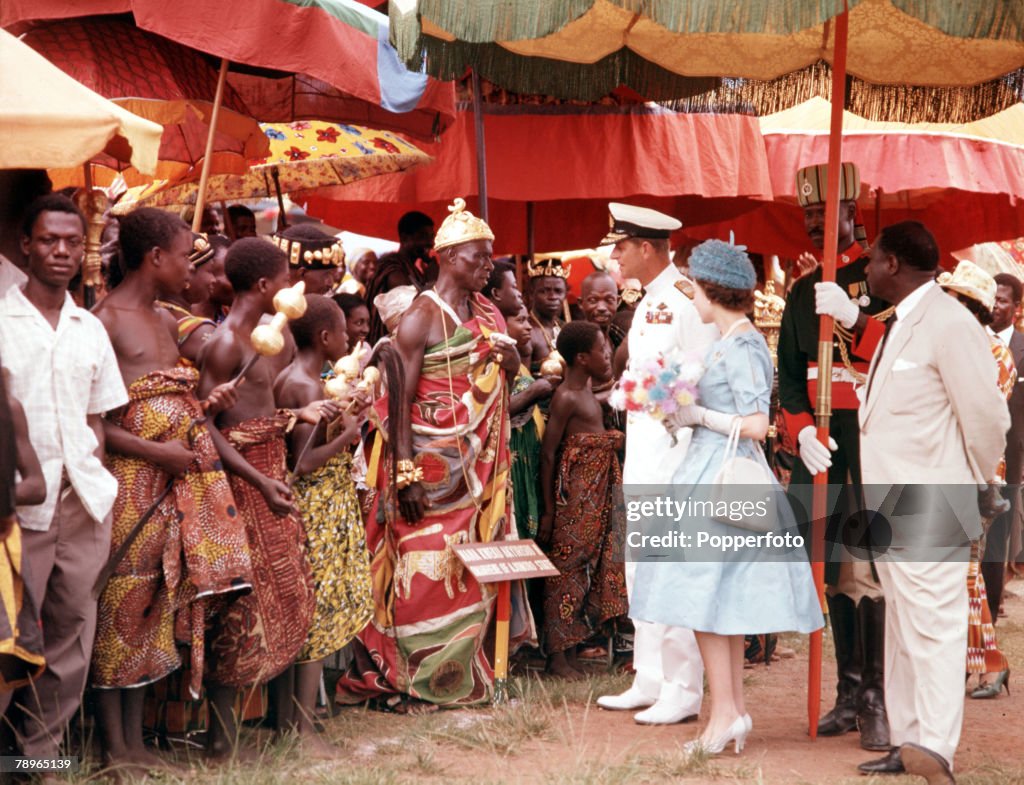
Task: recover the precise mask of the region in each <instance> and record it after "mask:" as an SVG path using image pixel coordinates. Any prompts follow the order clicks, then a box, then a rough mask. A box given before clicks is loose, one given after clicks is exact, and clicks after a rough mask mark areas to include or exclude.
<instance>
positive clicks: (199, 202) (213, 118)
mask: <svg viewBox="0 0 1024 785" xmlns="http://www.w3.org/2000/svg"><path fill="white" fill-rule="evenodd" d="M227 78H228V59H227V58H226V57H222V58H221V61H220V73H219V74H218V75H217V92H216V94H215V95H214V97H213V114H212V115H210V131H209V133H208V134H207V135H206V155H204V156H203V171H202V174H201V175H200V176H199V192H198V193H197V194H196V213H195V215H194V216H193V217H192V231H193V232H198V231H199V229H200V227H201V226H202V225H203V209H204V208H205V207H206V183H207V181H208V180H209V179H210V167H211V166H213V139H214V137H215V136H216V135H217V118H218V117H219V116H220V105H221V102H222V101H223V99H224V83H225V82H226V81H227Z"/></svg>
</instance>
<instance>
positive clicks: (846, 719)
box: [818, 703, 857, 736]
mask: <svg viewBox="0 0 1024 785" xmlns="http://www.w3.org/2000/svg"><path fill="white" fill-rule="evenodd" d="M855 730H857V709H856V708H855V707H854V706H851V705H839V704H838V703H837V704H836V707H835V708H834V709H832V711H830V712H829V713H828V714H826V715H825V716H824V717H822V718H821V719H820V720H818V735H819V736H842V735H843V734H844V733H849V732H850V731H855Z"/></svg>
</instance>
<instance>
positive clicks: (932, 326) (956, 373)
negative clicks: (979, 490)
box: [860, 286, 1010, 544]
mask: <svg viewBox="0 0 1024 785" xmlns="http://www.w3.org/2000/svg"><path fill="white" fill-rule="evenodd" d="M997 377H998V370H997V368H996V363H995V360H994V359H993V357H992V350H991V346H990V342H989V338H988V336H987V335H986V333H985V330H984V328H982V326H981V325H980V324H979V323H978V321H977V319H975V317H974V316H973V315H972V314H971V313H970V312H969V311H968V310H967V309H966V308H964V307H963V306H962V305H961V304H960V303H958V302H957V301H956V300H955V299H953V298H952V297H950V296H949V295H948V294H946V293H945V291H943V290H942V289H940V288H939V287H938V286H934V287H932V288H931V289H930V290H928V291H927V292H926V293H925V295H924V296H923V298H922V299H921V301H920V302H919V303H918V304H917V306H916V307H915V308H914V309H913V310H912V311H911V312H910V314H908V315H907V316H906V317H905V319H904V320H902V322H901V324H900V327H899V329H897V330H895V331H894V332H893V333H892V334H891V335H890V336H889V340H888V341H887V342H886V343H885V345H884V347H882V348H881V349H880V351H879V352H876V353H875V357H874V359H873V360H872V363H871V369H870V371H869V376H868V378H869V385H868V388H867V391H866V399H865V401H864V403H863V405H862V406H861V408H860V429H861V467H862V468H861V471H862V474H863V478H864V483H865V485H866V486H867V485H876V486H882V485H891V484H912V485H930V486H963V487H965V488H966V487H969V486H973V485H977V484H980V483H985V482H987V481H988V480H990V479H991V478H992V477H993V476H994V475H995V470H996V467H997V465H998V463H999V461H1000V459H1001V458H1002V455H1003V450H1004V448H1005V446H1006V431H1007V429H1008V428H1009V426H1010V415H1009V411H1008V409H1007V405H1006V399H1005V398H1004V397H1003V395H1002V393H1001V392H1000V391H999V388H998V386H997ZM865 490H866V491H867V490H868V489H865ZM870 501H872V500H870V499H869V502H870ZM969 507H970V509H963V510H961V509H959V508H958V510H957V512H958V514H962V515H967V516H968V517H969V518H970V519H971V520H972V521H973V525H974V526H975V527H977V525H978V514H977V504H976V502H975V503H974V504H973V505H969ZM875 509H879V507H877V506H875ZM971 536H974V534H972V535H971ZM894 544H895V543H894Z"/></svg>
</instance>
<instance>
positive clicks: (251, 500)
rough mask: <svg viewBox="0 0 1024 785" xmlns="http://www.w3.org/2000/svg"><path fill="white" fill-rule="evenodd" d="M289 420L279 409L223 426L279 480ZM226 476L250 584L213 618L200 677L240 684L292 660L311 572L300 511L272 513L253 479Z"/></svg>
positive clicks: (309, 611) (305, 629)
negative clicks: (244, 538)
mask: <svg viewBox="0 0 1024 785" xmlns="http://www.w3.org/2000/svg"><path fill="white" fill-rule="evenodd" d="M288 422H289V417H288V416H287V415H285V414H276V415H272V416H265V417H253V418H252V419H249V420H245V421H244V422H240V423H238V424H237V425H232V426H231V427H229V428H224V429H222V433H223V434H224V436H225V437H226V438H227V440H228V441H229V442H230V443H231V445H232V446H233V447H234V448H235V449H236V450H238V452H239V454H240V455H241V456H242V457H243V458H244V459H245V460H246V461H248V462H249V464H250V465H251V466H252V467H253V468H254V469H256V471H258V472H260V473H261V474H263V475H265V476H267V477H269V478H271V479H273V480H279V481H281V482H284V481H285V478H286V475H287V466H286V464H285V460H286V456H287V446H286V444H285V429H286V427H287V425H288ZM228 479H229V480H230V481H231V490H232V492H233V493H234V494H235V502H236V503H237V505H238V513H239V515H240V516H241V518H242V521H243V523H244V524H245V531H246V534H247V535H248V538H249V550H250V552H251V553H252V567H253V581H252V592H251V593H249V594H246V595H244V596H241V597H238V598H237V599H235V600H233V601H232V602H231V603H230V604H228V605H227V606H226V607H225V608H224V609H223V610H222V611H221V612H220V613H219V614H217V615H216V616H215V617H214V618H213V622H212V627H213V629H212V631H211V634H210V663H209V668H208V670H207V677H208V679H209V680H210V681H211V682H212V683H214V684H219V685H223V686H226V687H245V686H247V685H250V684H255V683H257V682H266V681H269V680H271V679H273V678H274V677H275V676H277V675H278V674H279V673H281V672H282V671H283V670H284V669H285V668H287V667H288V666H289V665H291V664H292V662H294V660H295V656H296V655H297V654H298V653H299V649H301V648H302V644H304V643H305V642H306V636H307V635H308V634H309V625H310V622H311V621H312V619H313V607H314V593H313V577H312V575H311V574H310V572H309V562H308V561H307V560H306V531H305V527H304V526H303V523H302V517H301V516H300V515H299V514H298V513H297V512H296V513H291V514H289V515H285V516H283V517H281V516H277V515H275V514H274V513H273V512H272V511H271V509H270V507H268V506H267V501H266V499H264V498H263V494H262V493H260V491H259V489H258V488H256V486H254V485H250V484H249V483H248V482H246V481H245V480H243V479H242V478H241V477H238V476H236V475H234V474H229V475H228Z"/></svg>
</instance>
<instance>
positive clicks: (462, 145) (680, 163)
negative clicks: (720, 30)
mask: <svg viewBox="0 0 1024 785" xmlns="http://www.w3.org/2000/svg"><path fill="white" fill-rule="evenodd" d="M484 127H485V131H484V134H485V139H486V148H487V188H488V196H489V208H490V223H491V226H492V228H493V229H494V231H495V235H496V236H497V238H498V239H497V243H496V249H497V250H499V251H500V252H502V253H521V252H525V251H526V250H527V218H526V216H527V203H528V202H532V203H533V210H534V247H535V249H536V250H538V251H550V250H564V249H566V248H586V247H589V246H592V245H593V244H594V243H595V242H597V241H598V240H599V239H600V238H601V237H602V236H603V233H604V230H605V228H606V226H607V223H608V209H607V202H608V201H610V200H612V201H614V200H628V201H630V202H633V203H636V204H642V205H646V206H650V207H654V208H656V209H659V210H662V211H664V212H667V213H671V214H673V215H676V216H678V217H679V218H680V219H681V220H682V221H683V222H684V224H689V223H691V222H695V221H708V220H721V219H727V218H729V217H731V216H734V215H737V214H739V213H741V212H743V211H744V210H750V209H752V208H753V207H755V206H757V205H758V204H759V202H757V201H755V200H756V199H765V198H770V195H771V180H770V178H769V175H768V166H767V161H766V159H765V155H764V144H763V141H762V138H761V132H760V129H759V127H758V125H757V120H756V118H753V117H747V116H741V115H719V114H678V113H674V112H669V111H667V110H664V109H661V108H657V107H649V106H643V105H641V106H635V107H566V106H556V107H535V106H497V107H493V106H492V107H488V108H487V109H486V111H485V114H484ZM421 146H422V148H423V149H424V150H425V151H426V152H427V153H429V154H430V155H433V156H435V157H436V159H437V160H436V162H435V163H434V164H433V165H431V166H426V167H423V168H422V169H420V170H418V171H416V172H412V173H409V174H403V175H386V176H384V177H378V178H374V179H373V180H366V181H363V182H360V183H353V184H352V185H348V186H343V187H340V188H334V189H329V190H328V191H321V192H317V193H316V194H310V195H307V196H306V197H305V198H304V197H303V196H302V195H299V196H297V197H295V199H296V201H299V202H303V201H305V202H306V206H307V209H308V211H309V212H310V214H312V215H315V216H317V217H318V218H321V219H323V220H324V221H325V222H326V223H328V224H330V225H332V226H340V227H343V228H345V229H348V230H350V231H354V232H358V233H361V234H369V235H374V236H378V237H394V236H395V232H396V224H397V223H398V219H399V217H401V215H402V214H403V213H405V212H407V211H408V210H412V209H417V210H422V211H423V212H426V213H428V214H429V215H431V216H433V217H434V219H435V220H436V221H437V222H438V223H440V221H441V219H442V218H443V217H444V216H445V215H446V214H447V209H446V208H447V205H448V204H450V203H451V201H452V199H454V198H455V197H457V196H462V197H470V198H469V199H468V201H469V203H470V209H473V210H478V209H479V208H478V205H477V204H475V201H476V200H475V199H474V198H472V197H474V196H475V195H476V193H477V179H476V157H475V150H476V141H475V137H474V131H473V118H472V114H470V113H469V112H460V113H459V114H458V115H457V117H456V120H455V122H454V123H453V125H452V127H451V128H450V129H449V130H448V132H447V133H445V135H444V137H443V138H442V140H441V141H440V142H439V143H435V144H426V145H421Z"/></svg>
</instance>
